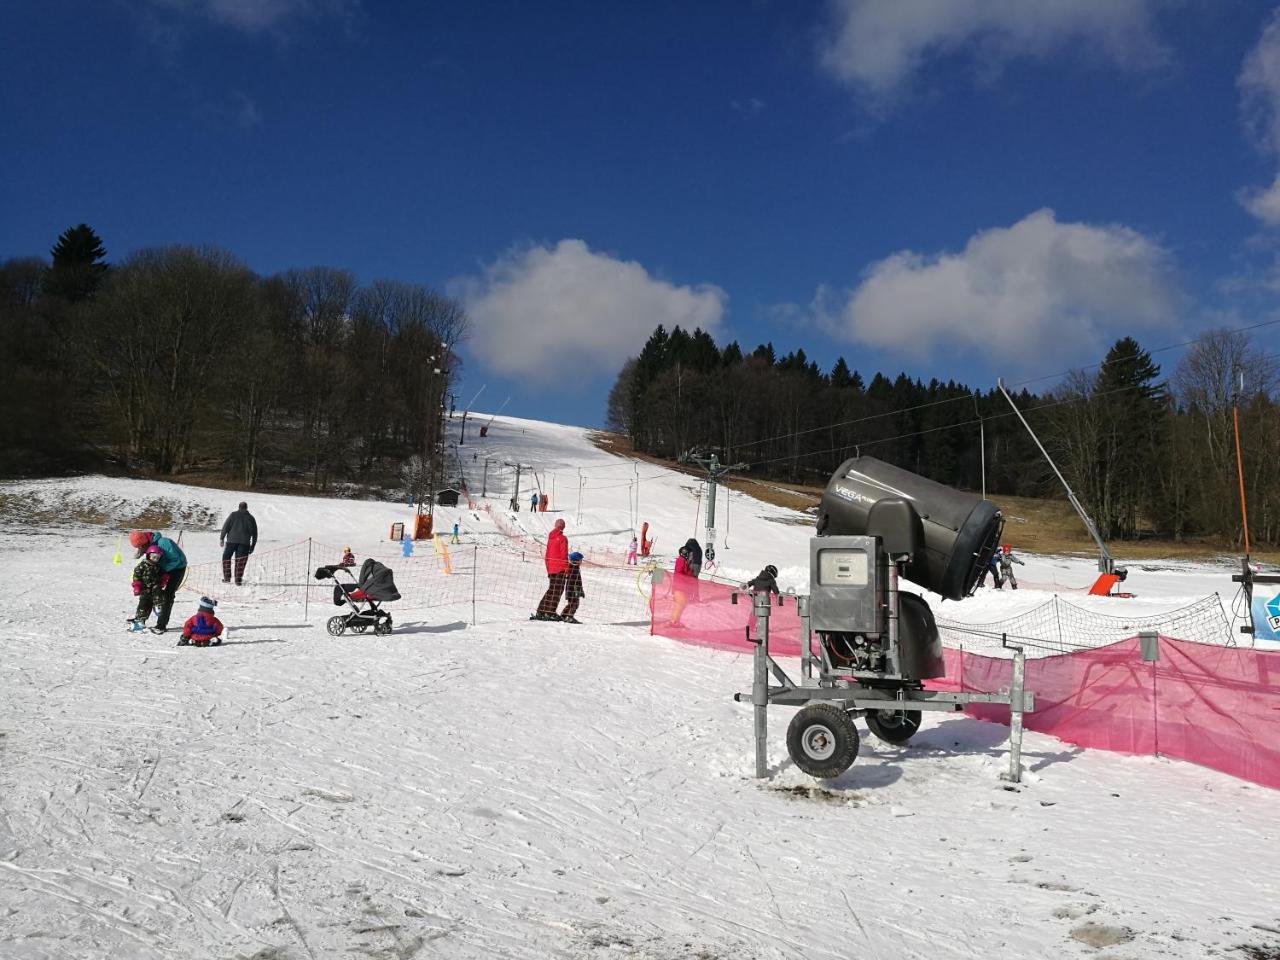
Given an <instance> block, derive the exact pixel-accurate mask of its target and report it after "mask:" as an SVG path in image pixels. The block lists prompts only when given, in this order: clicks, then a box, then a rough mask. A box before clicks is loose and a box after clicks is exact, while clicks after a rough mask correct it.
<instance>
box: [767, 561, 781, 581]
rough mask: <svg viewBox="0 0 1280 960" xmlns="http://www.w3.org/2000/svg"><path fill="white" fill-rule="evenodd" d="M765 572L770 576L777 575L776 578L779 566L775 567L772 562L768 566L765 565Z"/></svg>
mask: <svg viewBox="0 0 1280 960" xmlns="http://www.w3.org/2000/svg"><path fill="white" fill-rule="evenodd" d="M764 572H765V573H767V574H768V575H769V576H771V577H775V578H776V577H777V576H778V568H777V567H775V566H774V565H773V564H772V563H771V564H769V565H768V566H767V567H765V568H764Z"/></svg>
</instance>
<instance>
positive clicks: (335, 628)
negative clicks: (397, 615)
mask: <svg viewBox="0 0 1280 960" xmlns="http://www.w3.org/2000/svg"><path fill="white" fill-rule="evenodd" d="M339 572H342V573H345V574H346V575H347V576H348V577H350V578H351V582H350V583H346V582H343V581H342V580H340V579H339V578H338V576H337V574H338V573H339ZM316 579H317V580H333V582H334V583H333V602H334V604H336V605H337V606H339V607H341V606H348V607H350V608H351V612H350V613H343V614H339V615H338V616H336V617H330V618H329V622H328V624H327V625H326V626H327V629H328V631H329V633H331V634H332V635H333V636H335V637H340V636H342V634H343V633H344V632H346V631H347V630H351V631H352V632H354V633H364V632H365V631H366V630H368V629H369V628H370V627H373V632H374V633H376V634H380V635H381V634H388V633H390V632H391V614H389V613H388V612H387V611H386V610H383V609H382V608H381V607H380V606H379V604H380V603H390V602H391V601H392V600H399V599H400V593H399V591H397V590H396V581H395V577H394V576H393V575H392V573H391V568H390V567H387V566H385V565H384V564H381V563H379V562H378V561H377V560H374V559H373V558H372V557H371V558H369V559H368V560H366V561H365V562H364V563H363V564H361V566H360V575H359V576H358V577H357V576H355V575H354V574H352V572H351V571H350V570H349V569H348V568H347V567H344V566H341V565H334V566H328V567H320V568H319V569H318V570H316Z"/></svg>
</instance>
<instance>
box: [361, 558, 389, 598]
mask: <svg viewBox="0 0 1280 960" xmlns="http://www.w3.org/2000/svg"><path fill="white" fill-rule="evenodd" d="M356 588H357V589H359V590H361V591H363V592H364V595H365V596H366V597H368V598H369V599H371V600H381V601H384V602H386V601H391V600H399V599H400V592H399V591H398V590H397V589H396V580H395V576H394V575H393V574H392V572H391V568H390V567H388V566H386V565H385V564H381V563H379V562H378V561H377V560H374V559H373V558H372V557H370V558H369V559H368V560H366V561H365V562H364V563H363V564H362V565H361V566H360V577H359V579H358V580H357V581H356Z"/></svg>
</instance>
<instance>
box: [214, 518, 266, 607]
mask: <svg viewBox="0 0 1280 960" xmlns="http://www.w3.org/2000/svg"><path fill="white" fill-rule="evenodd" d="M218 545H219V546H221V547H222V582H223V583H230V582H231V558H232V557H233V556H234V557H235V558H236V570H235V573H236V586H240V584H241V583H243V582H244V567H245V564H246V563H248V562H249V554H251V553H253V548H254V547H256V546H257V545H258V523H257V521H256V520H254V519H253V514H252V513H250V512H249V505H248V504H247V503H245V502H244V501H243V500H241V501H240V509H238V510H236V511H234V512H233V513H231V514H230V515H229V516H228V517H227V519H226V522H225V523H223V524H222V534H221V535H220V536H219V537H218Z"/></svg>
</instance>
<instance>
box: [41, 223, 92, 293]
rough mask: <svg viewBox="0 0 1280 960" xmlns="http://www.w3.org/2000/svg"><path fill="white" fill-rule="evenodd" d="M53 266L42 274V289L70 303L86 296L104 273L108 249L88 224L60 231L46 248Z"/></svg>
mask: <svg viewBox="0 0 1280 960" xmlns="http://www.w3.org/2000/svg"><path fill="white" fill-rule="evenodd" d="M49 254H50V256H51V257H52V258H53V266H52V267H50V269H49V272H48V273H46V274H45V278H44V290H45V293H47V294H49V295H50V296H54V297H61V298H62V299H63V300H67V301H69V302H71V303H80V302H81V301H84V300H89V299H91V298H92V297H93V295H94V294H95V293H97V292H98V288H99V287H101V286H102V281H103V280H104V279H105V277H106V275H107V263H106V257H107V251H106V248H105V247H103V245H102V238H101V237H99V236H98V235H97V234H96V233H94V232H93V228H92V227H90V226H89V225H88V224H85V223H81V224H78V225H77V226H74V227H69V228H67V229H66V230H64V231H62V234H61V235H60V236H59V237H58V242H57V243H55V244H54V245H53V249H52V250H50V251H49Z"/></svg>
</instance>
